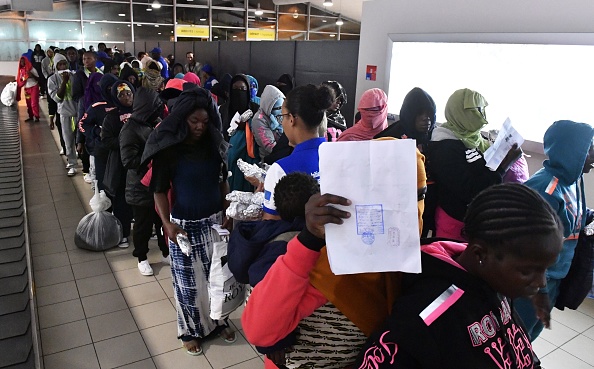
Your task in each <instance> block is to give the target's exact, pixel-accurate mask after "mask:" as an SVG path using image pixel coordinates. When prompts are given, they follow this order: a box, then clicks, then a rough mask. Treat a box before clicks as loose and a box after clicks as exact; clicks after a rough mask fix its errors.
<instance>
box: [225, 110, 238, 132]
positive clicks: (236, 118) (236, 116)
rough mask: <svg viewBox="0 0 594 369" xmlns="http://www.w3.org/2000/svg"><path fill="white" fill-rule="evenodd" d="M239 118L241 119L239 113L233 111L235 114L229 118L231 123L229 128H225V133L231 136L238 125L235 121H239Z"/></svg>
mask: <svg viewBox="0 0 594 369" xmlns="http://www.w3.org/2000/svg"><path fill="white" fill-rule="evenodd" d="M240 120H241V115H239V112H235V115H234V116H233V118H231V123H230V124H229V129H227V133H228V134H229V136H233V134H234V133H235V131H237V128H238V127H239V126H238V125H237V123H239V121H240Z"/></svg>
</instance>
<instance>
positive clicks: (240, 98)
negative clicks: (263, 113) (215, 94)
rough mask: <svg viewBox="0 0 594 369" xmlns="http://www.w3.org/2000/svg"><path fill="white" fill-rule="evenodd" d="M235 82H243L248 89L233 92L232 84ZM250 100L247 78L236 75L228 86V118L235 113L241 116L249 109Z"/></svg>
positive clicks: (242, 75)
mask: <svg viewBox="0 0 594 369" xmlns="http://www.w3.org/2000/svg"><path fill="white" fill-rule="evenodd" d="M237 81H243V82H244V83H245V85H246V86H247V87H248V89H247V90H245V91H242V90H234V89H233V84H234V83H235V82H237ZM251 99H252V98H251V93H250V81H249V78H248V77H247V76H246V75H245V74H236V75H235V76H234V77H233V78H231V83H230V84H229V116H230V117H232V116H233V115H234V114H235V113H236V112H239V114H242V113H243V112H245V111H246V110H247V109H249V107H250V101H251ZM254 113H255V112H254Z"/></svg>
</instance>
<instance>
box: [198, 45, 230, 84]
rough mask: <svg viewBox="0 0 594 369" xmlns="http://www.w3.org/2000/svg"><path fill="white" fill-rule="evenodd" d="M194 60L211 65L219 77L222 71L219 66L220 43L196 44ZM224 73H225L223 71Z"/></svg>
mask: <svg viewBox="0 0 594 369" xmlns="http://www.w3.org/2000/svg"><path fill="white" fill-rule="evenodd" d="M194 58H195V59H196V60H197V61H198V63H200V64H202V65H204V64H210V65H211V66H212V67H213V68H214V70H215V73H217V76H218V75H219V74H220V71H221V69H220V68H218V66H219V42H218V41H216V42H201V41H195V42H194ZM223 73H224V71H223Z"/></svg>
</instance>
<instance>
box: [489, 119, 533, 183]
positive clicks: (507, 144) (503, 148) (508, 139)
mask: <svg viewBox="0 0 594 369" xmlns="http://www.w3.org/2000/svg"><path fill="white" fill-rule="evenodd" d="M523 143H524V138H523V137H522V136H521V135H520V134H519V133H518V131H516V130H515V129H514V127H512V125H511V121H510V119H509V118H507V119H506V120H505V122H503V127H501V130H499V134H498V135H497V138H496V139H495V142H494V143H493V145H491V147H489V148H488V149H487V151H485V154H484V156H485V161H486V162H487V167H488V168H489V169H492V170H497V169H498V168H499V166H500V165H501V163H502V162H503V161H504V159H507V161H508V162H506V163H505V164H506V166H507V167H509V166H510V165H511V164H513V163H514V162H515V161H516V160H517V159H519V157H520V156H519V155H517V153H515V152H513V153H512V154H511V155H509V156H508V153H509V152H510V150H512V149H513V146H514V145H517V146H516V149H515V150H518V149H519V147H520V146H522V144H523ZM519 150H520V154H521V149H519ZM513 157H515V160H512V159H513ZM503 169H504V170H502V171H503V172H505V171H506V170H507V168H503Z"/></svg>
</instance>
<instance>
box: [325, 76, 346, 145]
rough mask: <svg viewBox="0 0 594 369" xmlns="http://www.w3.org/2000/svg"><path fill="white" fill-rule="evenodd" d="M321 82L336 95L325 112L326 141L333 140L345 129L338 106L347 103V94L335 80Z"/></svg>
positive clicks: (344, 122)
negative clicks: (326, 125)
mask: <svg viewBox="0 0 594 369" xmlns="http://www.w3.org/2000/svg"><path fill="white" fill-rule="evenodd" d="M322 84H323V85H326V86H328V87H330V88H332V90H334V94H335V95H336V100H334V103H332V106H331V107H330V109H328V111H327V112H326V117H327V118H328V129H327V134H326V137H327V138H328V142H333V141H336V140H337V139H338V137H340V134H341V133H342V132H344V131H345V130H346V129H347V125H346V120H345V119H344V117H343V116H342V113H341V112H340V108H341V107H343V106H344V104H346V103H347V94H346V90H345V89H344V87H342V85H341V84H340V83H338V82H336V81H326V82H322Z"/></svg>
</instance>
